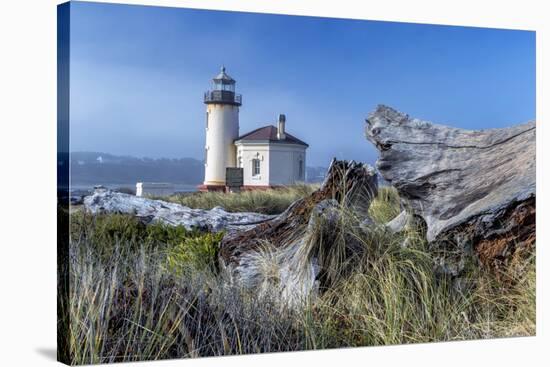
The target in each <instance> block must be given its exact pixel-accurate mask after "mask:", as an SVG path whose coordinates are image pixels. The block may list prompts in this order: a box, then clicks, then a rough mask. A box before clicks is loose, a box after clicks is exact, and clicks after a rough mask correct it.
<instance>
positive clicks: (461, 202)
mask: <svg viewBox="0 0 550 367" xmlns="http://www.w3.org/2000/svg"><path fill="white" fill-rule="evenodd" d="M366 136H367V139H368V140H369V141H371V142H372V143H373V144H374V145H375V146H376V148H377V149H378V151H379V159H378V161H377V168H378V171H379V172H380V174H381V176H382V177H383V178H384V179H385V180H386V181H388V182H389V183H390V184H391V185H392V186H394V187H395V188H396V189H397V191H398V192H399V195H400V196H401V198H402V199H404V200H405V201H406V203H407V205H409V206H410V212H411V215H414V216H416V217H419V218H422V219H423V220H424V221H425V224H426V227H427V230H426V237H427V240H428V241H429V242H430V243H431V245H432V248H433V249H434V251H436V253H439V254H440V256H439V257H438V264H439V265H440V270H443V271H444V272H447V273H451V274H457V273H459V272H460V270H461V268H462V267H463V264H464V260H465V256H469V255H470V254H476V255H477V257H478V258H479V260H481V262H482V263H483V264H491V265H497V266H500V265H502V263H506V262H507V260H508V259H509V258H510V257H511V256H512V255H514V254H515V253H516V252H518V250H519V251H521V250H524V249H529V248H532V247H533V246H534V243H535V213H536V206H535V122H530V123H527V124H523V125H517V126H514V127H510V128H503V129H490V130H479V131H471V130H463V129H457V128H452V127H448V126H444V125H437V124H432V123H430V122H426V121H421V120H418V119H415V118H411V117H409V116H408V115H406V114H404V113H401V112H398V111H396V110H394V109H392V108H389V107H386V106H382V105H381V106H378V107H377V109H376V110H375V111H374V112H373V113H371V114H370V115H369V117H368V118H367V120H366ZM404 222H405V221H404V218H403V215H401V217H400V218H398V219H396V220H395V221H394V222H393V223H391V225H390V228H393V230H395V227H396V225H398V224H399V223H404Z"/></svg>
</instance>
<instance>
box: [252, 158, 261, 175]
mask: <svg viewBox="0 0 550 367" xmlns="http://www.w3.org/2000/svg"><path fill="white" fill-rule="evenodd" d="M259 174H260V160H259V159H258V158H255V159H253V160H252V176H257V175H259Z"/></svg>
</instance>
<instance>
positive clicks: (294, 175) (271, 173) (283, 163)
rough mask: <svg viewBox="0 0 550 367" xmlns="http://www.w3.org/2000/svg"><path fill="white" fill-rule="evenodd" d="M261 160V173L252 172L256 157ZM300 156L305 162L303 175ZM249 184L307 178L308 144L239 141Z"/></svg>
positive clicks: (286, 181)
mask: <svg viewBox="0 0 550 367" xmlns="http://www.w3.org/2000/svg"><path fill="white" fill-rule="evenodd" d="M256 158H257V159H259V160H260V174H259V175H257V176H253V175H252V172H253V171H252V160H253V159H256ZM300 160H301V161H302V162H303V163H302V164H303V169H302V174H301V176H300V166H299V164H300ZM237 162H242V167H243V181H244V185H245V186H268V185H275V186H277V185H293V184H295V183H297V182H302V181H305V167H306V147H305V146H302V145H297V144H296V145H295V144H277V143H258V144H254V143H245V144H242V143H241V144H238V145H237Z"/></svg>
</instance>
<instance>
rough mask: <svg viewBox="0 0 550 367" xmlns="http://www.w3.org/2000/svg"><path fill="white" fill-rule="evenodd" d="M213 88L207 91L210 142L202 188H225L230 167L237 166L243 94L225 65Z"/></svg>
mask: <svg viewBox="0 0 550 367" xmlns="http://www.w3.org/2000/svg"><path fill="white" fill-rule="evenodd" d="M212 81H213V85H212V89H211V90H209V91H207V92H206V93H205V94H204V103H205V104H206V146H205V153H206V154H205V163H204V166H205V167H204V183H203V185H201V186H200V190H201V191H218V190H224V189H225V169H226V167H236V147H235V144H234V141H235V140H236V139H237V138H238V137H239V107H240V106H241V101H242V97H241V95H240V94H236V93H235V80H234V79H233V78H231V77H230V76H229V75H227V73H226V72H225V67H222V68H221V71H220V73H219V74H218V75H216V77H214V78H213V79H212Z"/></svg>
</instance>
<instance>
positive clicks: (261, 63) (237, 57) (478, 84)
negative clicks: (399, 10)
mask: <svg viewBox="0 0 550 367" xmlns="http://www.w3.org/2000/svg"><path fill="white" fill-rule="evenodd" d="M222 64H223V65H225V66H226V68H227V72H228V73H229V74H230V75H231V76H232V77H233V78H235V79H236V80H237V86H236V87H237V92H238V93H242V94H243V106H242V108H241V111H240V131H241V133H245V132H247V131H250V130H252V129H255V128H257V127H261V126H265V125H268V124H272V123H273V124H274V122H275V119H276V117H277V115H278V114H279V113H285V114H286V116H287V130H288V132H290V133H291V134H293V135H295V136H297V137H298V138H301V139H302V140H305V141H306V142H308V143H309V145H310V148H309V149H308V165H320V166H326V165H328V163H329V161H330V159H331V158H332V157H337V158H341V159H355V160H361V161H366V162H369V163H373V162H374V161H375V159H376V151H375V149H374V148H373V147H372V146H371V145H370V143H368V142H367V141H366V139H365V138H364V132H363V128H364V119H365V118H366V116H367V115H368V113H369V112H370V111H372V110H373V109H374V108H375V107H376V105H377V104H379V103H383V104H387V105H390V106H392V107H394V108H397V109H399V110H401V111H403V112H406V113H408V114H410V115H412V116H414V117H418V118H422V119H426V120H430V121H434V122H437V123H445V124H449V125H453V126H457V127H462V128H467V129H484V128H494V127H505V126H510V125H513V124H517V123H520V122H525V121H528V120H532V119H534V118H535V33H534V32H528V31H515V30H497V29H482V28H472V27H448V26H435V25H420V24H408V23H392V22H378V21H359V20H345V19H329V18H317V17H297V16H285V15H267V14H252V13H238V12H216V11H202V10H190V9H180V8H162V7H151V6H130V5H115V4H96V3H79V2H76V3H73V4H72V7H71V91H70V93H71V94H70V98H71V99H70V101H71V102H70V107H71V111H70V118H71V120H70V121H71V131H70V134H71V151H82V150H85V151H101V152H108V153H112V154H121V155H133V156H148V157H155V158H156V157H168V158H181V157H193V158H197V159H203V152H204V134H205V132H204V118H205V106H204V104H203V103H202V96H203V92H204V91H205V90H207V89H208V88H209V87H210V79H211V78H212V77H213V76H214V75H215V74H217V72H218V71H219V68H220V66H221V65H222Z"/></svg>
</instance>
